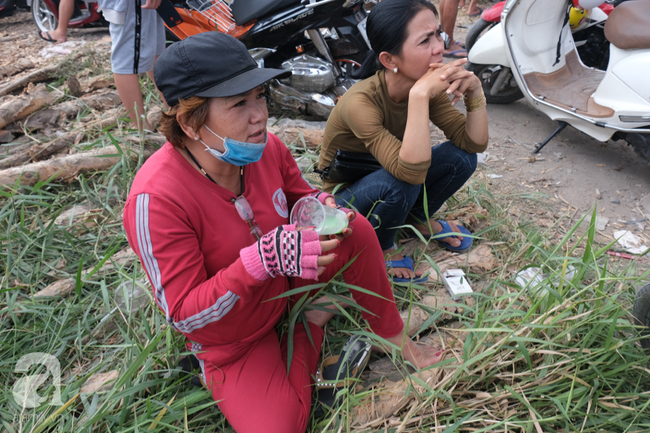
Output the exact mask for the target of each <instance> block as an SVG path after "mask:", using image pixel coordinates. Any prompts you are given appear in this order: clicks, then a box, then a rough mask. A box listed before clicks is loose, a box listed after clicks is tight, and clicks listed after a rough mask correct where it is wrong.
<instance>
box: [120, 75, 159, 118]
mask: <svg viewBox="0 0 650 433" xmlns="http://www.w3.org/2000/svg"><path fill="white" fill-rule="evenodd" d="M113 77H114V78H115V87H116V88H117V93H119V95H120V99H121V100H122V104H123V105H124V108H125V109H126V110H127V112H128V114H129V117H130V118H131V120H133V124H134V125H135V126H136V127H137V128H138V129H140V130H142V129H143V128H146V129H151V126H150V125H149V124H148V123H147V120H146V119H145V118H142V115H144V103H143V101H142V90H140V79H139V78H138V75H137V74H117V73H114V74H113Z"/></svg>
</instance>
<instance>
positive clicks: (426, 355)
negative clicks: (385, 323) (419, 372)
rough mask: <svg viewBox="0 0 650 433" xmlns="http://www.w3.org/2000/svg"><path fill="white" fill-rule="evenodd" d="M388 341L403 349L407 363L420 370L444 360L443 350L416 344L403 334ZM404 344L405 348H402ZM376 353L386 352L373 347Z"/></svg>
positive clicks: (387, 339)
mask: <svg viewBox="0 0 650 433" xmlns="http://www.w3.org/2000/svg"><path fill="white" fill-rule="evenodd" d="M386 341H389V342H391V343H393V344H394V345H396V346H398V347H402V356H403V357H404V360H405V361H408V362H410V363H411V364H413V365H414V366H415V367H416V368H418V369H423V368H425V367H428V366H430V365H433V364H437V363H439V362H440V361H442V360H443V358H444V353H443V350H442V349H437V348H435V347H431V346H426V345H424V344H416V343H415V342H414V341H413V340H411V339H410V338H408V337H404V335H403V334H402V333H399V334H397V335H396V336H394V337H391V338H386ZM402 343H403V344H404V346H402ZM373 350H374V351H379V352H384V351H385V350H383V349H382V348H381V347H376V346H375V347H373Z"/></svg>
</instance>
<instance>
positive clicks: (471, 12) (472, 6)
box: [467, 0, 483, 18]
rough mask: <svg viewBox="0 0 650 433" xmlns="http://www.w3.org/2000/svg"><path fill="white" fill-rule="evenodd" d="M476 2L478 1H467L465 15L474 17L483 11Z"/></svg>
mask: <svg viewBox="0 0 650 433" xmlns="http://www.w3.org/2000/svg"><path fill="white" fill-rule="evenodd" d="M477 3H478V0H472V1H471V2H470V3H469V6H468V7H467V16H469V17H472V18H474V17H478V16H480V15H481V13H482V12H483V9H481V8H480V7H478V5H477Z"/></svg>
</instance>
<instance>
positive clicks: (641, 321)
mask: <svg viewBox="0 0 650 433" xmlns="http://www.w3.org/2000/svg"><path fill="white" fill-rule="evenodd" d="M632 315H633V316H634V323H635V324H636V325H637V326H643V327H644V328H643V329H641V330H640V331H639V332H640V333H641V335H642V336H643V338H641V340H640V343H641V346H642V347H643V348H644V349H646V351H647V350H650V328H648V325H650V284H646V285H645V286H643V287H641V290H639V292H638V293H637V294H636V298H635V299H634V307H632Z"/></svg>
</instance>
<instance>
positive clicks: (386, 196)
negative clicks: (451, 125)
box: [335, 141, 477, 250]
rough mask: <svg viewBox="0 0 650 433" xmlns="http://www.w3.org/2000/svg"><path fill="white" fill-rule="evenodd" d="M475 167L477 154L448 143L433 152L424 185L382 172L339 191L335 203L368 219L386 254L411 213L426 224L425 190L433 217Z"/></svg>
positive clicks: (382, 170) (435, 147)
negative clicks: (400, 227)
mask: <svg viewBox="0 0 650 433" xmlns="http://www.w3.org/2000/svg"><path fill="white" fill-rule="evenodd" d="M476 164H477V159H476V154H473V153H467V152H465V151H464V150H462V149H459V148H458V147H456V146H454V145H453V144H452V143H451V141H446V142H444V143H441V144H438V145H437V146H434V147H432V148H431V167H429V171H428V172H427V177H426V180H425V181H424V185H412V184H410V183H408V182H402V181H401V180H398V179H397V178H395V176H393V175H392V174H390V173H389V172H387V171H386V170H385V169H383V168H382V169H380V170H377V171H376V172H374V173H372V174H369V175H368V176H366V177H364V178H363V179H361V180H358V181H357V182H355V183H353V184H352V185H349V186H348V187H347V188H342V189H340V190H338V191H337V192H336V194H335V197H336V203H337V204H338V205H340V206H345V207H350V208H354V209H356V210H357V211H358V212H359V213H361V214H362V215H365V216H366V218H368V220H369V221H370V223H371V224H372V225H373V227H374V228H375V231H376V233H377V237H378V238H379V244H380V245H381V249H382V250H387V249H389V248H391V247H392V246H393V245H394V243H395V234H396V232H397V229H396V228H395V227H398V226H401V225H402V224H404V222H405V221H406V217H407V216H408V214H409V212H410V213H411V214H412V215H413V217H414V218H415V219H416V220H419V221H422V222H425V221H426V216H425V212H424V187H426V191H427V206H428V213H429V217H431V216H432V215H433V214H434V213H435V212H436V211H437V210H438V209H440V207H441V206H442V204H443V203H444V202H445V201H447V199H448V198H449V197H451V196H452V195H454V193H455V192H456V191H458V190H459V189H460V188H461V187H462V186H463V185H464V184H465V182H467V179H469V178H470V176H471V175H472V173H474V171H475V170H476Z"/></svg>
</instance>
